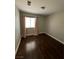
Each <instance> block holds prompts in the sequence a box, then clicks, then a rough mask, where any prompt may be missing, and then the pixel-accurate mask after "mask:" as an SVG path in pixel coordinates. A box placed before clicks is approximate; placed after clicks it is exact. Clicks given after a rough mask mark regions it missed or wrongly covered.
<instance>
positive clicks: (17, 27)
mask: <svg viewBox="0 0 79 59" xmlns="http://www.w3.org/2000/svg"><path fill="white" fill-rule="evenodd" d="M19 41H20V17H19V10H18V9H17V7H16V8H15V50H17V48H18V44H19Z"/></svg>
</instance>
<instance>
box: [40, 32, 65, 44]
mask: <svg viewBox="0 0 79 59" xmlns="http://www.w3.org/2000/svg"><path fill="white" fill-rule="evenodd" d="M42 33H45V34H47V35H48V36H50V37H52V38H54V39H56V40H57V41H59V42H60V43H62V44H64V42H63V41H61V40H59V39H58V38H56V37H54V36H52V35H50V34H48V33H46V32H40V33H39V34H42Z"/></svg>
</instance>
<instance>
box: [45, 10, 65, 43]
mask: <svg viewBox="0 0 79 59" xmlns="http://www.w3.org/2000/svg"><path fill="white" fill-rule="evenodd" d="M46 33H48V34H49V35H51V36H54V37H55V38H57V39H58V40H59V41H61V42H64V12H63V11H62V12H57V13H54V14H52V15H50V16H48V17H47V19H46Z"/></svg>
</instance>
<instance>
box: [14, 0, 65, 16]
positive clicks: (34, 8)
mask: <svg viewBox="0 0 79 59" xmlns="http://www.w3.org/2000/svg"><path fill="white" fill-rule="evenodd" d="M29 1H31V6H28V5H27V0H15V4H16V6H17V7H18V8H19V9H20V10H22V11H25V12H29V13H34V14H42V15H49V14H52V13H54V12H59V11H62V10H64V0H29ZM42 6H45V7H46V9H45V10H42V9H41V7H42Z"/></svg>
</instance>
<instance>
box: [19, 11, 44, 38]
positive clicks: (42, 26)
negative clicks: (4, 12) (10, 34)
mask: <svg viewBox="0 0 79 59" xmlns="http://www.w3.org/2000/svg"><path fill="white" fill-rule="evenodd" d="M24 16H30V17H38V21H39V22H38V24H39V32H44V31H45V16H43V15H36V14H30V13H26V12H22V11H20V24H21V36H22V37H23V36H24V32H25V26H24V25H25V21H24V20H23V17H24ZM32 30H33V29H29V30H28V31H29V33H30V32H34V31H32Z"/></svg>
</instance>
